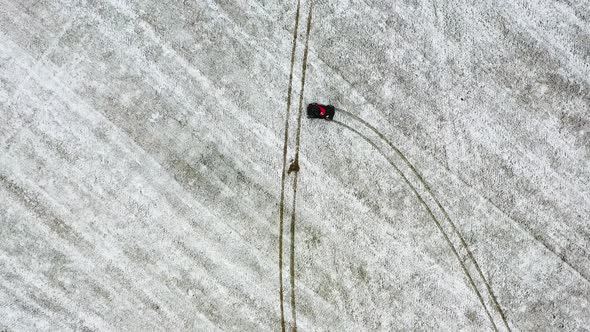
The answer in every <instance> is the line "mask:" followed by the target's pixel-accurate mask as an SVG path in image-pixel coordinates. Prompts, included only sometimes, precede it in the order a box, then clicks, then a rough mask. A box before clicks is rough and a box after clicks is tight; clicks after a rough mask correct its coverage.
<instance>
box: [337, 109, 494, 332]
mask: <svg viewBox="0 0 590 332" xmlns="http://www.w3.org/2000/svg"><path fill="white" fill-rule="evenodd" d="M340 111H341V112H342V110H340ZM346 113H348V112H346ZM332 122H333V123H335V124H338V125H340V126H342V127H344V128H346V129H348V130H350V131H352V132H353V133H355V134H357V135H358V136H360V137H361V138H362V139H364V140H365V141H366V142H367V143H369V144H370V145H371V146H373V147H374V148H375V149H376V150H377V151H378V152H379V153H380V154H381V155H382V156H383V157H384V158H385V159H386V160H387V162H388V163H389V164H390V165H391V166H392V167H393V168H394V169H395V170H396V171H397V173H398V174H399V175H400V176H401V177H402V179H403V180H404V182H405V183H406V184H407V185H408V186H409V187H410V189H411V190H412V192H413V193H414V194H415V195H416V197H417V198H418V200H419V201H420V204H422V206H424V208H425V209H426V212H427V213H428V215H429V216H430V217H431V218H432V220H433V221H434V223H435V225H436V227H437V228H438V230H439V231H440V232H441V234H442V235H443V237H444V239H445V241H446V242H447V244H448V245H449V247H450V249H451V251H452V252H453V255H454V256H455V257H456V258H457V260H458V261H459V264H460V265H461V269H462V270H463V273H464V274H465V276H466V277H467V280H468V282H469V285H470V286H471V287H472V288H473V290H474V291H475V294H476V295H477V298H478V299H479V302H480V303H481V305H482V306H483V308H484V310H485V312H486V315H487V317H488V319H489V321H490V323H491V324H492V326H493V328H494V331H498V327H497V326H496V323H495V322H494V319H493V318H492V315H491V314H490V312H489V310H488V308H487V306H486V305H485V301H484V299H483V297H482V295H481V293H480V292H479V290H478V289H477V287H476V285H475V282H474V281H473V278H472V277H471V274H470V273H469V271H468V270H467V267H466V266H465V262H463V260H462V259H461V256H460V255H459V252H457V249H456V248H455V246H453V243H452V242H451V239H450V238H449V236H448V234H447V233H446V232H445V231H444V229H443V228H442V225H441V223H440V221H439V220H438V219H437V218H436V217H435V216H434V213H433V212H432V210H431V209H430V207H429V206H428V204H426V202H425V201H424V199H423V198H422V196H421V195H420V194H419V193H418V191H417V189H416V188H415V187H414V185H412V183H411V182H410V181H409V180H408V178H407V177H406V176H405V175H404V173H403V172H402V171H401V170H400V169H399V168H398V167H397V165H395V163H394V162H393V161H392V160H391V159H390V158H389V157H388V156H387V155H386V154H385V153H384V152H383V151H382V150H381V149H380V148H379V146H377V144H375V143H374V142H373V141H372V140H371V139H369V138H368V137H366V136H365V135H363V134H362V133H360V132H359V131H357V130H356V129H354V128H352V127H350V126H349V125H347V124H345V123H342V122H340V121H337V120H333V121H332Z"/></svg>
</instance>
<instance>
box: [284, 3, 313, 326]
mask: <svg viewBox="0 0 590 332" xmlns="http://www.w3.org/2000/svg"><path fill="white" fill-rule="evenodd" d="M312 14H313V1H311V2H310V5H309V13H308V15H307V29H306V31H305V48H304V51H303V65H302V66H303V67H302V73H301V91H300V94H299V114H298V115H297V132H296V139H295V158H294V163H295V164H296V165H299V150H300V147H301V116H302V115H303V96H304V94H305V74H306V72H307V57H308V54H309V34H310V32H311V20H312ZM298 179H299V171H296V172H295V176H294V177H293V203H292V207H293V208H292V210H291V225H290V230H291V243H290V244H291V248H290V250H291V252H290V256H289V269H290V274H291V315H292V319H293V331H297V309H296V305H295V304H296V303H295V224H296V212H297V183H298Z"/></svg>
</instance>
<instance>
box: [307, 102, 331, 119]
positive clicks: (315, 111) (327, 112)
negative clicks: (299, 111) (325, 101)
mask: <svg viewBox="0 0 590 332" xmlns="http://www.w3.org/2000/svg"><path fill="white" fill-rule="evenodd" d="M334 113H336V108H335V107H334V106H332V105H322V104H318V103H311V104H309V105H307V117H308V118H310V119H311V118H318V119H326V120H332V119H333V118H334Z"/></svg>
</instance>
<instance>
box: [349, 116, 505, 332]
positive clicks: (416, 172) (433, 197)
mask: <svg viewBox="0 0 590 332" xmlns="http://www.w3.org/2000/svg"><path fill="white" fill-rule="evenodd" d="M339 111H341V112H342V113H344V114H346V115H348V116H349V117H351V118H353V119H355V120H357V121H359V122H360V123H362V124H363V125H365V126H366V127H367V128H369V129H370V130H371V131H373V132H374V133H375V134H377V136H379V138H381V139H382V140H383V141H384V142H385V143H386V144H387V145H389V147H390V148H391V149H393V151H395V153H396V154H397V155H398V156H399V157H400V158H401V159H402V160H403V161H404V163H406V165H408V167H410V169H411V170H412V172H413V173H414V175H416V177H417V178H418V180H420V182H421V183H422V185H423V186H424V188H425V190H426V192H428V194H429V195H430V196H431V197H432V199H433V200H434V202H435V203H436V206H437V207H438V208H439V209H440V210H441V211H442V213H443V215H444V217H445V219H446V220H447V221H448V222H449V224H450V225H451V228H452V229H453V232H454V233H455V235H457V236H458V237H459V240H460V242H461V246H462V247H463V249H465V251H466V252H467V256H468V257H469V259H470V260H471V261H472V262H473V266H474V267H475V269H476V271H477V273H478V275H479V276H480V278H481V279H482V281H483V283H484V285H485V287H486V289H487V291H488V293H489V294H490V298H491V299H492V302H493V304H494V308H495V309H496V311H497V312H498V314H499V315H500V317H501V318H502V322H503V324H504V326H505V327H506V329H507V330H508V331H511V329H510V326H509V325H508V321H507V320H506V315H505V314H504V310H502V307H501V306H500V304H499V303H498V300H497V297H496V295H495V294H494V292H493V290H492V287H491V286H490V284H489V282H488V281H487V279H486V277H485V276H484V274H483V272H482V270H481V268H480V266H479V264H478V263H477V260H476V259H475V256H474V255H473V252H472V251H471V249H470V248H469V246H468V245H467V241H465V238H464V237H463V235H462V234H461V232H459V229H458V228H457V226H456V225H455V223H454V222H453V221H452V220H451V218H450V216H449V214H448V213H447V210H446V209H445V208H444V207H443V206H442V204H441V203H440V201H439V200H438V198H437V197H436V195H434V192H433V191H432V189H431V188H430V186H429V185H428V183H427V182H426V180H425V179H424V177H423V176H422V174H420V172H418V170H417V169H416V167H414V165H413V164H412V163H411V162H410V161H409V160H408V158H407V157H406V156H405V155H404V154H403V153H402V152H401V150H400V149H398V148H397V147H396V146H395V145H393V143H391V141H390V140H389V139H387V137H385V135H383V134H382V133H381V132H380V131H379V130H377V128H375V127H373V126H372V125H371V124H369V123H368V122H366V121H365V120H363V119H361V118H360V117H358V116H357V115H355V114H352V113H350V112H347V111H345V110H342V109H339Z"/></svg>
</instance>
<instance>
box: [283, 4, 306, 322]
mask: <svg viewBox="0 0 590 332" xmlns="http://www.w3.org/2000/svg"><path fill="white" fill-rule="evenodd" d="M300 7H301V0H297V9H296V11H295V27H294V28H293V41H292V43H291V69H290V71H289V85H288V88H287V112H286V114H285V130H284V131H285V136H284V138H283V167H282V171H281V194H280V201H279V301H280V312H281V331H282V332H285V305H284V302H285V300H284V293H283V228H284V217H285V178H286V167H287V145H288V140H289V116H290V113H291V94H292V91H293V67H294V66H295V50H296V49H297V33H298V30H299V10H300Z"/></svg>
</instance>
